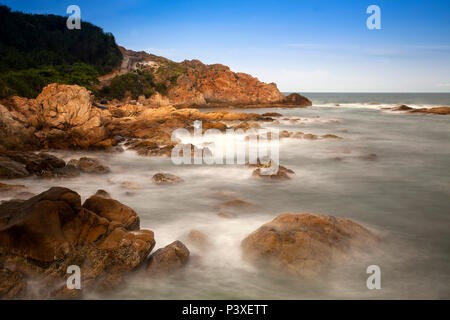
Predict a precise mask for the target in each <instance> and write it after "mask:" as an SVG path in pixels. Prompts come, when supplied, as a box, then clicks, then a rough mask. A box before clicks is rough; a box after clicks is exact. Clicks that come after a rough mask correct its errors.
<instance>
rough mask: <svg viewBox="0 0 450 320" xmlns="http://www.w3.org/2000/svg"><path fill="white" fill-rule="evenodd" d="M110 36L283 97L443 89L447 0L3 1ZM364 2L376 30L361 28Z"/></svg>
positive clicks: (448, 83) (449, 73) (448, 56)
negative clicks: (245, 77)
mask: <svg viewBox="0 0 450 320" xmlns="http://www.w3.org/2000/svg"><path fill="white" fill-rule="evenodd" d="M0 3H2V4H6V5H7V6H9V7H10V8H12V9H13V10H17V11H22V12H28V13H39V14H58V15H63V16H68V14H67V13H66V9H67V7H68V6H69V5H71V4H76V5H78V6H79V7H80V9H81V19H82V20H83V21H89V22H91V23H93V24H96V25H98V26H100V27H102V28H103V30H104V31H106V32H112V33H113V34H114V36H115V38H116V41H117V43H118V44H119V45H122V46H124V47H126V48H127V49H132V50H138V51H139V50H144V51H147V52H149V53H153V54H157V55H161V56H164V57H167V58H169V59H172V60H174V61H183V60H185V59H199V60H201V61H203V62H204V63H207V64H212V63H221V64H225V65H228V66H229V67H230V68H231V70H233V71H239V72H246V73H249V74H251V75H253V76H256V77H258V78H259V79H260V80H261V81H264V82H268V83H270V82H275V83H276V84H277V85H278V88H279V89H280V90H281V91H284V92H294V91H296V92H450V1H449V0H428V1H417V0H384V1H381V0H368V1H361V0H359V1H357V0H345V1H343V0H340V1H339V0H296V1H284V0H258V1H251V0H240V1H236V0H226V1H222V0H209V1H208V0H206V1H205V0H203V1H200V0H192V1H189V0H185V1H179V0H177V1H171V0H158V1H156V0H146V1H145V0H126V1H125V0H123V1H117V0H108V1H92V0H89V1H84V0H71V1H54V0H47V1H46V0H41V1H21V0H13V1H3V0H0ZM370 5H378V6H379V8H380V11H381V19H380V20H381V29H379V30H378V29H374V30H369V29H368V28H367V25H366V21H367V19H368V18H369V17H370V15H371V14H368V13H367V12H366V10H367V8H368V7H369V6H370Z"/></svg>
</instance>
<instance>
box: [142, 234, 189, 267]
mask: <svg viewBox="0 0 450 320" xmlns="http://www.w3.org/2000/svg"><path fill="white" fill-rule="evenodd" d="M189 255H190V252H189V249H188V248H187V247H186V246H185V245H184V244H183V243H182V242H181V241H178V240H177V241H174V242H172V243H171V244H169V245H167V246H165V247H164V248H160V249H158V250H156V251H155V252H154V253H153V254H152V255H151V256H150V257H149V259H148V264H147V269H146V272H147V273H148V274H149V275H151V276H160V275H168V274H171V273H174V272H175V271H177V270H179V269H181V268H183V267H184V266H185V265H186V264H187V262H188V261H189Z"/></svg>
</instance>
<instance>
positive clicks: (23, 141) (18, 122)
mask: <svg viewBox="0 0 450 320" xmlns="http://www.w3.org/2000/svg"><path fill="white" fill-rule="evenodd" d="M13 106H14V105H13ZM33 117H34V118H35V116H34V115H33ZM33 117H30V118H29V119H32V118H33ZM30 122H31V120H30ZM34 132H35V129H34V127H32V126H31V124H30V123H29V122H27V119H26V118H25V117H24V115H23V114H21V113H20V112H15V110H14V109H12V110H8V108H7V107H6V106H4V105H2V104H0V145H2V146H4V147H5V148H7V149H10V150H13V149H14V150H29V149H36V148H38V147H39V140H38V138H37V137H36V136H35V135H34Z"/></svg>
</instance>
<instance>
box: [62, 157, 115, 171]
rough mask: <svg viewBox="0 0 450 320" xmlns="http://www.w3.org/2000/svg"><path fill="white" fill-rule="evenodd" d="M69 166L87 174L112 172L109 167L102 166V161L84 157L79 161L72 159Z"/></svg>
mask: <svg viewBox="0 0 450 320" xmlns="http://www.w3.org/2000/svg"><path fill="white" fill-rule="evenodd" d="M67 165H71V166H74V167H76V168H78V169H80V170H81V171H82V172H86V173H108V172H109V171H110V169H109V168H108V167H107V166H104V165H102V164H101V163H100V161H98V160H97V159H94V158H89V157H82V158H80V159H78V160H75V159H72V160H70V161H69V162H68V163H67Z"/></svg>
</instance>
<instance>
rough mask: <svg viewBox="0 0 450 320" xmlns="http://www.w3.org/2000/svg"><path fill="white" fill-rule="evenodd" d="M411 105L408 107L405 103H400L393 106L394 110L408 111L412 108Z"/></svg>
mask: <svg viewBox="0 0 450 320" xmlns="http://www.w3.org/2000/svg"><path fill="white" fill-rule="evenodd" d="M411 109H412V108H411V107H408V106H407V105H405V104H399V105H397V106H396V107H394V108H392V111H408V110H411Z"/></svg>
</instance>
